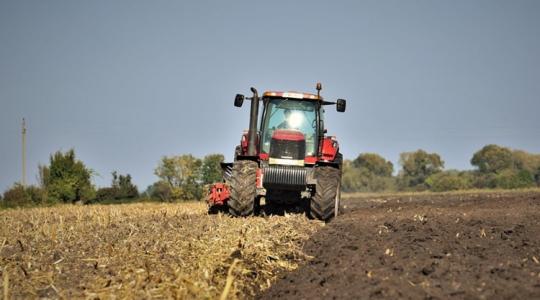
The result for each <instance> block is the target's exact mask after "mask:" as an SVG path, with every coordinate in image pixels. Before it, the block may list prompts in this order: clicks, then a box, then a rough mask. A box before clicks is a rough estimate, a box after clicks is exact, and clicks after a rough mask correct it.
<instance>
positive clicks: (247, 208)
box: [228, 160, 258, 217]
mask: <svg viewBox="0 0 540 300" xmlns="http://www.w3.org/2000/svg"><path fill="white" fill-rule="evenodd" d="M257 168H258V164H257V163H256V162H254V161H250V160H238V161H235V162H234V165H233V169H232V176H231V178H230V187H231V196H230V198H229V202H228V204H229V213H230V214H231V215H233V216H236V217H245V216H250V215H252V214H253V209H254V208H255V198H256V197H257V186H256V184H257Z"/></svg>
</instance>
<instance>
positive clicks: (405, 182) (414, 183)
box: [399, 149, 444, 189]
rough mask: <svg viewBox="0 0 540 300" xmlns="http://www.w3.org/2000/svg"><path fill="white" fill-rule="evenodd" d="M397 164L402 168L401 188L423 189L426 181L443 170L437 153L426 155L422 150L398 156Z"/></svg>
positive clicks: (441, 161)
mask: <svg viewBox="0 0 540 300" xmlns="http://www.w3.org/2000/svg"><path fill="white" fill-rule="evenodd" d="M399 162H400V164H401V166H402V170H401V172H400V180H401V186H402V188H407V187H414V188H416V189H425V188H427V186H426V185H425V181H426V179H427V178H428V177H429V176H431V175H433V174H436V173H438V172H441V171H442V169H443V168H444V161H443V160H442V159H441V157H440V156H439V154H437V153H427V152H426V151H424V150H421V149H420V150H417V151H414V152H405V153H401V154H400V158H399Z"/></svg>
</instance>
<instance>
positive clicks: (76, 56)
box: [0, 0, 540, 190]
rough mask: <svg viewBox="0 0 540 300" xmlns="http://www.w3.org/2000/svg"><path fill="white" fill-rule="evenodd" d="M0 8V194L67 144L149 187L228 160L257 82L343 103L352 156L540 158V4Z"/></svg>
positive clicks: (102, 169)
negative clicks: (180, 166)
mask: <svg viewBox="0 0 540 300" xmlns="http://www.w3.org/2000/svg"><path fill="white" fill-rule="evenodd" d="M291 2H293V1H273V2H272V3H270V2H262V1H261V2H259V3H255V1H192V2H187V1H4V0H2V1H0V190H4V189H5V188H7V187H8V186H10V185H11V184H13V183H14V182H16V181H18V180H20V177H21V167H20V165H21V158H20V152H21V145H20V122H21V119H22V118H23V117H25V118H26V119H27V121H28V177H29V181H30V182H35V181H36V178H35V177H36V174H37V166H38V164H40V163H41V164H44V163H47V161H48V158H49V155H50V154H51V153H53V152H55V151H57V150H68V149H70V148H75V151H76V154H77V155H78V157H79V158H80V159H81V160H83V161H84V162H85V163H86V164H87V165H88V166H89V167H90V168H92V169H94V170H95V171H96V172H97V173H98V174H99V176H96V177H95V178H94V182H95V183H96V185H98V186H105V185H108V184H109V182H110V180H111V176H110V172H112V171H113V170H118V171H119V172H120V173H122V174H124V173H129V174H131V175H132V176H133V179H134V181H135V183H136V184H138V185H139V188H140V189H145V188H146V187H147V186H148V185H149V184H151V183H152V182H154V181H155V180H156V177H155V176H154V175H153V170H154V168H155V167H156V166H157V164H158V161H159V159H160V157H162V156H163V155H174V154H183V153H192V154H194V155H196V156H200V157H202V156H204V155H206V154H209V153H223V154H225V155H226V157H227V158H229V159H230V158H232V154H233V150H234V146H235V145H236V144H237V143H238V141H239V139H240V134H241V132H242V130H243V129H245V128H247V126H248V108H247V107H244V108H242V109H238V108H235V107H233V99H234V95H235V94H236V93H245V94H248V93H249V87H250V86H255V87H257V88H258V89H259V90H260V91H264V90H299V91H307V92H314V90H315V89H314V88H315V83H316V82H317V81H320V82H322V83H323V91H322V93H323V95H324V96H325V97H326V98H327V99H336V98H345V99H347V100H348V107H347V112H346V113H344V114H338V113H337V112H335V110H334V109H329V110H328V114H327V127H328V130H329V134H334V135H337V136H338V138H339V140H340V144H341V149H342V152H343V153H344V155H345V157H346V158H354V157H356V156H357V155H358V154H359V153H361V152H376V153H379V154H381V155H383V156H384V157H385V158H387V159H389V160H391V161H393V162H394V163H395V164H397V161H398V158H399V153H401V152H404V151H412V150H415V149H419V148H422V149H425V150H427V151H430V152H437V153H439V154H440V155H441V156H442V158H443V159H444V161H445V162H446V167H447V168H458V169H468V168H471V166H470V164H469V160H470V158H471V157H472V154H473V153H474V152H475V151H476V150H478V149H480V148H481V147H482V146H484V145H486V144H489V143H496V144H500V145H505V146H509V147H512V148H519V149H524V150H527V151H530V152H535V153H539V152H540V126H539V124H538V113H539V112H540V84H539V82H540V81H539V79H540V2H539V1H332V2H331V3H330V2H329V1H327V2H319V1H294V2H293V3H291Z"/></svg>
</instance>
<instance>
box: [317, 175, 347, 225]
mask: <svg viewBox="0 0 540 300" xmlns="http://www.w3.org/2000/svg"><path fill="white" fill-rule="evenodd" d="M314 172H315V174H314V175H315V178H316V179H317V185H316V186H315V194H314V195H313V197H311V203H310V210H309V212H310V215H311V217H313V218H315V219H319V220H321V221H329V220H330V219H332V217H334V216H335V215H337V212H338V210H339V204H340V203H339V202H340V197H341V193H340V189H341V184H340V182H341V171H340V170H339V169H337V168H334V167H327V166H325V167H316V168H315V171H314Z"/></svg>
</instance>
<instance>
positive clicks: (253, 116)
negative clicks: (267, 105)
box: [247, 87, 259, 156]
mask: <svg viewBox="0 0 540 300" xmlns="http://www.w3.org/2000/svg"><path fill="white" fill-rule="evenodd" d="M251 92H253V98H252V99H251V111H250V114H249V131H248V153H247V154H248V155H249V156H256V155H257V118H258V116H259V94H258V93H257V90H256V89H255V88H254V87H252V88H251Z"/></svg>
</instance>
